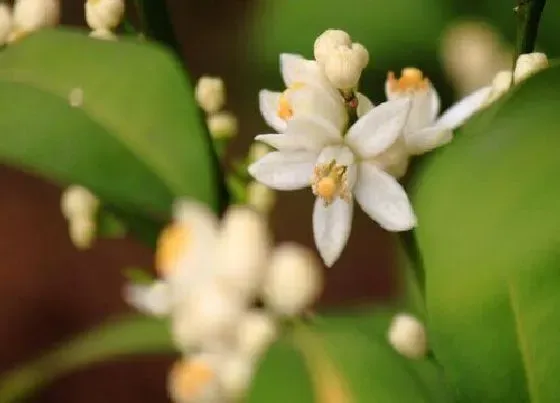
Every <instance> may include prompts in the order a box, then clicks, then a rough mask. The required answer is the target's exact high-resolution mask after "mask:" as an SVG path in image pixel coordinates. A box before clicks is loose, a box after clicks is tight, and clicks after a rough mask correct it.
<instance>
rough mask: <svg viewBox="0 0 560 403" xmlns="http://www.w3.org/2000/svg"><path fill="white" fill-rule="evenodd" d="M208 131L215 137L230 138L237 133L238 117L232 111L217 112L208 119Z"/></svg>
mask: <svg viewBox="0 0 560 403" xmlns="http://www.w3.org/2000/svg"><path fill="white" fill-rule="evenodd" d="M206 124H207V125H208V131H209V132H210V135H211V136H212V138H214V139H229V138H232V137H235V136H236V135H237V129H238V128H237V126H238V125H237V118H236V117H235V115H234V114H232V113H231V112H217V113H213V114H211V115H210V116H209V117H208V119H207V120H206Z"/></svg>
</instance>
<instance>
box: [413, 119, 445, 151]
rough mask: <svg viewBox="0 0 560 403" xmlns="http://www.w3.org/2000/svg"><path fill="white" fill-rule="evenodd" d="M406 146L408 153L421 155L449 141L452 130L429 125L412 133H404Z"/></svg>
mask: <svg viewBox="0 0 560 403" xmlns="http://www.w3.org/2000/svg"><path fill="white" fill-rule="evenodd" d="M404 138H405V141H406V148H407V151H408V153H409V154H410V155H421V154H424V153H427V152H428V151H432V150H433V149H435V148H437V147H440V146H442V145H444V144H447V143H449V142H450V141H451V140H452V139H453V131H452V130H451V129H448V128H446V127H443V126H439V125H436V126H431V127H426V128H425V129H421V130H418V131H416V132H413V133H406V134H405V136H404Z"/></svg>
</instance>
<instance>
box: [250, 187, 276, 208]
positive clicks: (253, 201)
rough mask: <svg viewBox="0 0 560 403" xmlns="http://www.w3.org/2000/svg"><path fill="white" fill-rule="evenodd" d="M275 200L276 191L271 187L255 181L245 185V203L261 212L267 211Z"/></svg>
mask: <svg viewBox="0 0 560 403" xmlns="http://www.w3.org/2000/svg"><path fill="white" fill-rule="evenodd" d="M275 202H276V193H275V192H274V190H273V189H271V188H269V187H268V186H266V185H263V184H262V183H260V182H257V181H252V182H251V183H249V185H247V203H248V204H249V205H251V206H253V207H254V208H255V209H257V210H258V211H260V212H261V213H263V214H267V213H269V212H270V210H272V207H273V206H274V203H275Z"/></svg>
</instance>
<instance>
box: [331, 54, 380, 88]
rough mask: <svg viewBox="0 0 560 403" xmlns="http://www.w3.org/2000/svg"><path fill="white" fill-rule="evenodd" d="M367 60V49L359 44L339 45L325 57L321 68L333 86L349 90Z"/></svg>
mask: <svg viewBox="0 0 560 403" xmlns="http://www.w3.org/2000/svg"><path fill="white" fill-rule="evenodd" d="M355 45H356V46H355ZM368 60H369V55H368V53H367V50H366V49H365V48H364V47H363V46H361V45H359V44H354V45H352V47H351V48H349V47H347V46H339V47H337V48H336V49H334V50H332V51H331V52H330V53H329V54H328V56H327V57H326V58H325V62H324V64H323V69H324V72H325V75H326V76H327V78H328V79H329V81H330V82H331V84H332V85H333V86H334V87H336V88H338V89H341V90H349V89H352V88H354V87H356V86H357V85H358V81H360V76H361V74H362V70H363V69H364V68H365V67H366V65H367V62H368Z"/></svg>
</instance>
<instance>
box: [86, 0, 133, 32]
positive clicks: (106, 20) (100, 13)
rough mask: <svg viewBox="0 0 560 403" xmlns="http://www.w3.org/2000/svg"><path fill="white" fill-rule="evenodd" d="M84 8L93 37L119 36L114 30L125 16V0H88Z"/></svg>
mask: <svg viewBox="0 0 560 403" xmlns="http://www.w3.org/2000/svg"><path fill="white" fill-rule="evenodd" d="M84 9H85V16H86V22H87V25H88V26H89V27H90V29H91V33H90V36H91V37H93V38H97V39H106V40H114V39H116V38H117V36H116V35H115V33H114V30H115V29H116V28H117V27H118V26H119V24H120V23H121V21H122V19H123V17H124V12H125V4H124V0H87V1H86V4H85V6H84Z"/></svg>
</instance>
